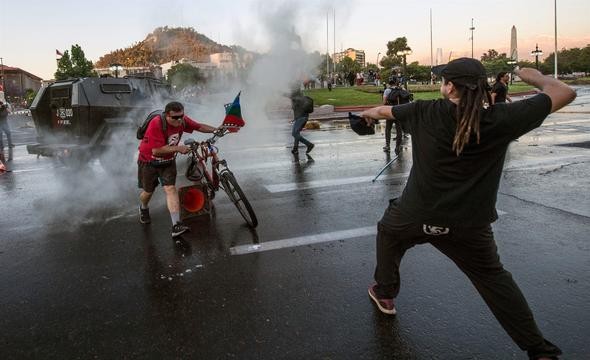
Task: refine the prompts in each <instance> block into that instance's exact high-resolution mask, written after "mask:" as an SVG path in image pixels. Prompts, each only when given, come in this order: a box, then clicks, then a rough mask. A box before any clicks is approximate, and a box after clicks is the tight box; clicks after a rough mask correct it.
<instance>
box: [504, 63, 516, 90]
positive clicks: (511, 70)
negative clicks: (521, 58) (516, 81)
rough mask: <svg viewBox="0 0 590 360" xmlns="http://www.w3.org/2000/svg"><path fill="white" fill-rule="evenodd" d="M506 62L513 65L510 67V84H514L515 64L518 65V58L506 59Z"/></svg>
mask: <svg viewBox="0 0 590 360" xmlns="http://www.w3.org/2000/svg"><path fill="white" fill-rule="evenodd" d="M506 64H508V65H512V66H511V67H510V85H512V79H513V78H514V65H516V60H514V59H510V60H508V61H506Z"/></svg>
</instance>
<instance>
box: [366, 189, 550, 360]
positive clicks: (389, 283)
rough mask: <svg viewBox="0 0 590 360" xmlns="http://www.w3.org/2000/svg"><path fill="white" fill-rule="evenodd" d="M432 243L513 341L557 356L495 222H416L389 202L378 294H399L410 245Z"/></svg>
mask: <svg viewBox="0 0 590 360" xmlns="http://www.w3.org/2000/svg"><path fill="white" fill-rule="evenodd" d="M424 243H430V244H432V245H433V246H434V247H436V248H437V249H438V250H439V251H440V252H442V253H443V254H445V255H446V256H447V257H449V258H450V259H451V260H453V262H455V264H456V265H457V266H458V267H459V269H461V271H463V272H464V273H465V275H467V277H468V278H469V280H471V282H472V283H473V285H474V286H475V288H476V289H477V291H478V292H479V293H480V295H481V296H482V298H483V299H484V301H485V302H486V304H487V305H488V307H489V308H490V310H491V311H492V313H493V314H494V316H495V317H496V319H497V320H498V321H499V322H500V324H501V325H502V327H503V328H504V330H506V332H507V333H508V335H510V337H511V338H512V340H514V342H515V343H516V344H517V345H518V346H519V347H520V348H521V349H523V350H526V351H528V354H529V356H530V358H531V359H536V358H538V357H541V356H547V357H552V356H557V355H560V354H561V350H560V349H559V348H558V347H556V346H555V345H553V344H551V343H550V342H549V341H547V340H545V339H544V338H543V335H542V334H541V331H540V330H539V328H538V327H537V324H536V323H535V319H534V318H533V314H532V312H531V309H530V308H529V306H528V304H527V301H526V299H525V298H524V296H523V294H522V292H521V291H520V289H519V288H518V285H516V283H515V282H514V280H513V279H512V275H511V274H510V272H508V271H506V270H505V269H504V266H503V265H502V263H501V262H500V257H499V256H498V252H497V248H496V242H495V241H494V234H493V233H492V228H491V226H490V225H489V224H488V225H485V226H480V227H470V228H445V227H439V226H432V225H429V224H421V223H416V222H413V221H412V220H411V219H408V218H407V217H405V216H404V215H403V214H402V213H401V212H400V210H399V208H398V207H397V205H396V200H392V201H390V205H389V207H388V208H387V210H385V214H384V215H383V218H382V219H381V221H379V224H378V232H377V267H376V269H375V281H376V282H377V284H378V286H377V289H376V290H377V295H378V296H379V297H381V298H394V297H396V296H397V294H398V293H399V289H400V276H399V266H400V262H401V260H402V257H403V256H404V253H405V252H406V250H408V249H410V248H411V247H413V246H414V245H417V244H424Z"/></svg>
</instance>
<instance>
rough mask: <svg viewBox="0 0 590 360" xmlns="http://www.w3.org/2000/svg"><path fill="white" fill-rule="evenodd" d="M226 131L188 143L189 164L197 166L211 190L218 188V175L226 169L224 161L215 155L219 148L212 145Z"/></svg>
mask: <svg viewBox="0 0 590 360" xmlns="http://www.w3.org/2000/svg"><path fill="white" fill-rule="evenodd" d="M226 133H227V131H226V130H223V131H220V132H218V133H215V135H214V136H213V137H211V138H209V139H207V140H205V141H202V142H192V143H189V144H188V146H190V147H191V152H190V153H189V158H190V161H191V164H195V165H196V166H198V167H199V171H200V172H202V176H203V177H204V178H205V181H206V182H207V184H208V185H209V186H210V188H211V190H212V191H213V192H216V191H218V190H219V175H220V174H221V173H222V172H224V171H228V169H227V163H226V161H225V160H223V159H221V160H220V159H219V156H218V155H217V154H218V152H219V149H218V148H217V147H216V146H215V145H214V144H215V142H216V141H217V139H218V138H220V137H222V136H223V135H225V134H226ZM208 162H210V165H209V169H207V163H208ZM189 166H190V165H189ZM187 173H188V171H187ZM210 195H213V194H210Z"/></svg>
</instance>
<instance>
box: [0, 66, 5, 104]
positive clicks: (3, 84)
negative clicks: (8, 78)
mask: <svg viewBox="0 0 590 360" xmlns="http://www.w3.org/2000/svg"><path fill="white" fill-rule="evenodd" d="M0 66H2V91H3V92H4V95H6V87H5V82H4V59H3V58H1V57H0Z"/></svg>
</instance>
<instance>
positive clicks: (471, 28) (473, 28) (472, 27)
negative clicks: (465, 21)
mask: <svg viewBox="0 0 590 360" xmlns="http://www.w3.org/2000/svg"><path fill="white" fill-rule="evenodd" d="M469 30H471V58H472V59H473V30H475V27H474V26H473V18H471V27H470V28H469Z"/></svg>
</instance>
